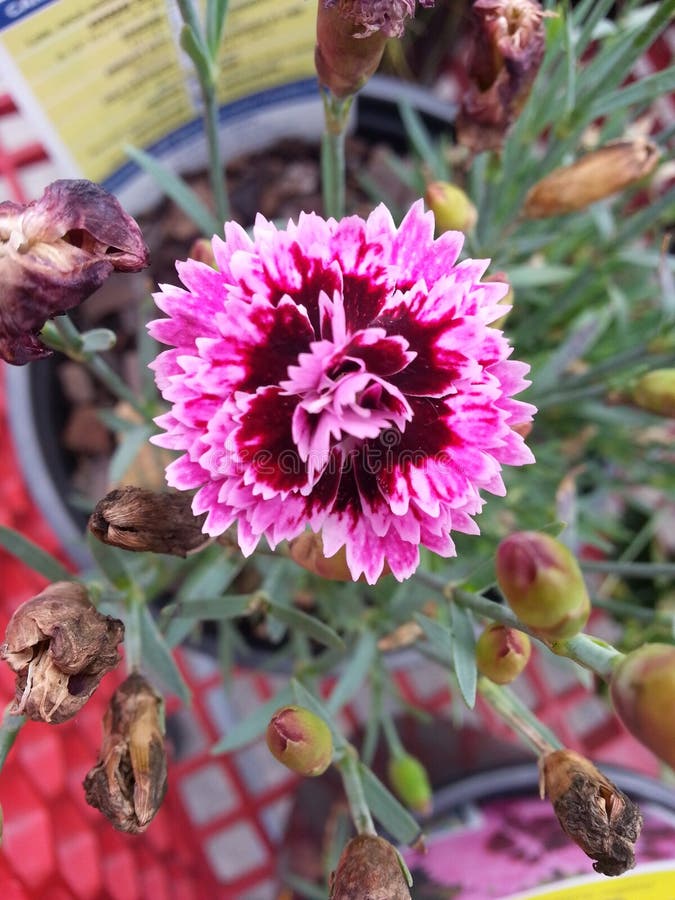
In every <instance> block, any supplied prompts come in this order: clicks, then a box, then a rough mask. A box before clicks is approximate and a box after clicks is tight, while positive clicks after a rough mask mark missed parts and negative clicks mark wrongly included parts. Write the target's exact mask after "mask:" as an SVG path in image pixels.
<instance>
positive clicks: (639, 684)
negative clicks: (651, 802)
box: [610, 644, 675, 768]
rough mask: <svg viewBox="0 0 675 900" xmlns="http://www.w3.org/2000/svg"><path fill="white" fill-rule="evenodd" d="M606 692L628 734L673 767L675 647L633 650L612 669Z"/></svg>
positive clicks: (674, 739) (658, 645) (659, 645)
mask: <svg viewBox="0 0 675 900" xmlns="http://www.w3.org/2000/svg"><path fill="white" fill-rule="evenodd" d="M610 693H611V696H612V703H613V704H614V709H615V710H616V713H617V715H618V716H619V718H620V719H621V721H622V722H623V724H624V725H625V726H626V728H627V729H628V730H629V731H630V732H631V734H632V735H633V736H634V737H636V738H637V739H638V740H639V741H640V743H642V744H644V745H645V746H646V747H649V749H650V750H651V751H652V753H655V754H656V755H657V756H658V757H659V758H660V759H662V760H663V761H664V762H665V763H667V764H668V765H669V766H671V767H672V768H675V717H674V716H673V711H674V710H675V646H673V645H672V644H643V645H642V646H641V647H638V648H637V650H633V652H632V653H629V654H628V655H627V656H625V657H624V658H623V659H622V660H621V662H619V664H618V665H617V666H616V668H615V669H614V672H613V674H612V680H611V682H610Z"/></svg>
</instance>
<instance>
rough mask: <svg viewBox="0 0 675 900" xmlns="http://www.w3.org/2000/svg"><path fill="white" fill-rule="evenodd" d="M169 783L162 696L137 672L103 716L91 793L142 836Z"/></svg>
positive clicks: (87, 788) (119, 825)
mask: <svg viewBox="0 0 675 900" xmlns="http://www.w3.org/2000/svg"><path fill="white" fill-rule="evenodd" d="M166 782H167V763H166V750H165V749H164V713H163V702H162V698H161V697H160V696H159V694H157V693H155V691H154V690H153V689H152V687H151V686H150V684H149V683H148V682H147V681H146V680H145V678H143V677H142V676H141V675H139V674H138V673H133V674H132V675H130V676H129V677H128V678H127V679H126V681H125V682H123V684H121V685H120V686H119V687H118V688H117V690H116V691H115V693H114V694H113V696H112V699H111V701H110V705H109V706H108V709H107V710H106V712H105V715H104V717H103V745H102V747H101V751H100V753H99V758H98V762H97V764H96V765H95V766H94V768H93V769H91V771H90V772H89V773H88V774H87V776H86V777H85V779H84V792H85V797H86V800H87V803H88V804H89V805H90V806H93V807H94V808H95V809H98V810H100V811H101V812H102V813H103V815H104V816H106V818H107V819H109V820H110V821H111V822H112V824H113V825H114V826H115V828H116V829H117V830H118V831H125V832H129V833H131V834H138V833H140V832H142V831H145V829H146V828H147V827H148V825H149V824H150V822H151V821H152V819H153V817H154V816H155V814H156V812H157V810H158V809H159V807H160V806H161V804H162V800H163V799H164V795H165V793H166Z"/></svg>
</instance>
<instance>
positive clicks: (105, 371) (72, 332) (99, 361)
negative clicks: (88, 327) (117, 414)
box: [41, 316, 152, 422]
mask: <svg viewBox="0 0 675 900" xmlns="http://www.w3.org/2000/svg"><path fill="white" fill-rule="evenodd" d="M53 323H54V325H55V326H56V330H57V331H58V333H59V337H60V341H59V343H58V346H56V347H55V349H58V350H61V351H62V352H63V353H65V354H66V356H68V358H69V359H72V360H73V361H74V362H79V363H82V364H83V365H84V366H86V368H87V369H89V371H90V372H91V373H92V375H95V376H96V377H97V378H98V380H99V381H100V382H101V383H102V384H104V385H105V386H106V387H107V388H108V390H109V391H110V393H111V394H112V395H113V396H115V397H117V399H118V400H123V401H125V402H126V403H128V404H129V405H130V406H131V407H132V409H134V410H135V411H136V412H137V413H138V414H139V415H140V416H142V418H143V421H144V422H152V416H151V415H150V413H149V412H148V411H147V409H145V407H144V406H143V405H142V404H141V403H139V402H138V398H137V397H136V395H135V394H134V393H133V391H132V390H131V389H130V388H129V386H128V385H126V384H125V383H124V382H123V381H122V379H121V378H120V377H119V375H118V374H117V372H115V371H114V369H112V368H111V366H110V365H109V364H108V363H107V362H106V361H105V360H104V359H103V357H102V356H101V355H100V354H99V353H95V352H92V351H87V350H84V349H83V340H82V334H81V332H80V331H79V330H78V328H77V327H76V326H75V324H74V323H73V321H72V320H71V319H70V318H69V317H68V316H56V318H55V319H53ZM41 339H42V340H43V341H44V343H45V344H47V345H48V346H52V344H51V342H50V339H49V332H48V331H47V332H46V333H45V332H42V334H41Z"/></svg>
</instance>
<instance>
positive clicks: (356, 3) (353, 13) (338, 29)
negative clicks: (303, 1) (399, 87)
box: [314, 0, 435, 97]
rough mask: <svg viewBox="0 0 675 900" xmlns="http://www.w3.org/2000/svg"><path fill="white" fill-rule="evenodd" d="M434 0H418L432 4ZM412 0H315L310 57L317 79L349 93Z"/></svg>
mask: <svg viewBox="0 0 675 900" xmlns="http://www.w3.org/2000/svg"><path fill="white" fill-rule="evenodd" d="M434 2H435V0H420V5H421V6H433V5H434ZM414 15H415V0H319V7H318V12H317V19H316V48H315V50H314V60H315V64H316V71H317V74H318V76H319V82H320V83H321V84H322V85H324V87H327V88H328V89H329V90H330V91H331V93H332V94H333V95H334V96H335V97H349V96H351V95H352V94H355V93H356V92H357V91H358V90H359V88H362V87H363V85H364V84H365V83H366V82H367V81H368V79H369V78H370V77H371V75H373V74H374V73H375V70H376V69H377V67H378V66H379V64H380V60H381V59H382V54H383V52H384V47H385V44H386V43H387V39H388V38H390V37H400V36H401V35H402V34H403V31H404V27H405V21H406V19H407V18H409V17H410V16H414Z"/></svg>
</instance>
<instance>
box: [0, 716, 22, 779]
mask: <svg viewBox="0 0 675 900" xmlns="http://www.w3.org/2000/svg"><path fill="white" fill-rule="evenodd" d="M25 721H26V717H25V716H13V715H12V714H11V713H10V712H9V708H7V709H6V710H5V715H4V717H3V720H2V723H1V724H0V771H2V767H3V766H4V764H5V760H6V759H7V754H8V753H9V751H10V750H11V748H12V744H13V743H14V741H15V740H16V737H17V735H18V733H19V732H20V731H21V726H22V725H23V724H24V723H25Z"/></svg>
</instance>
